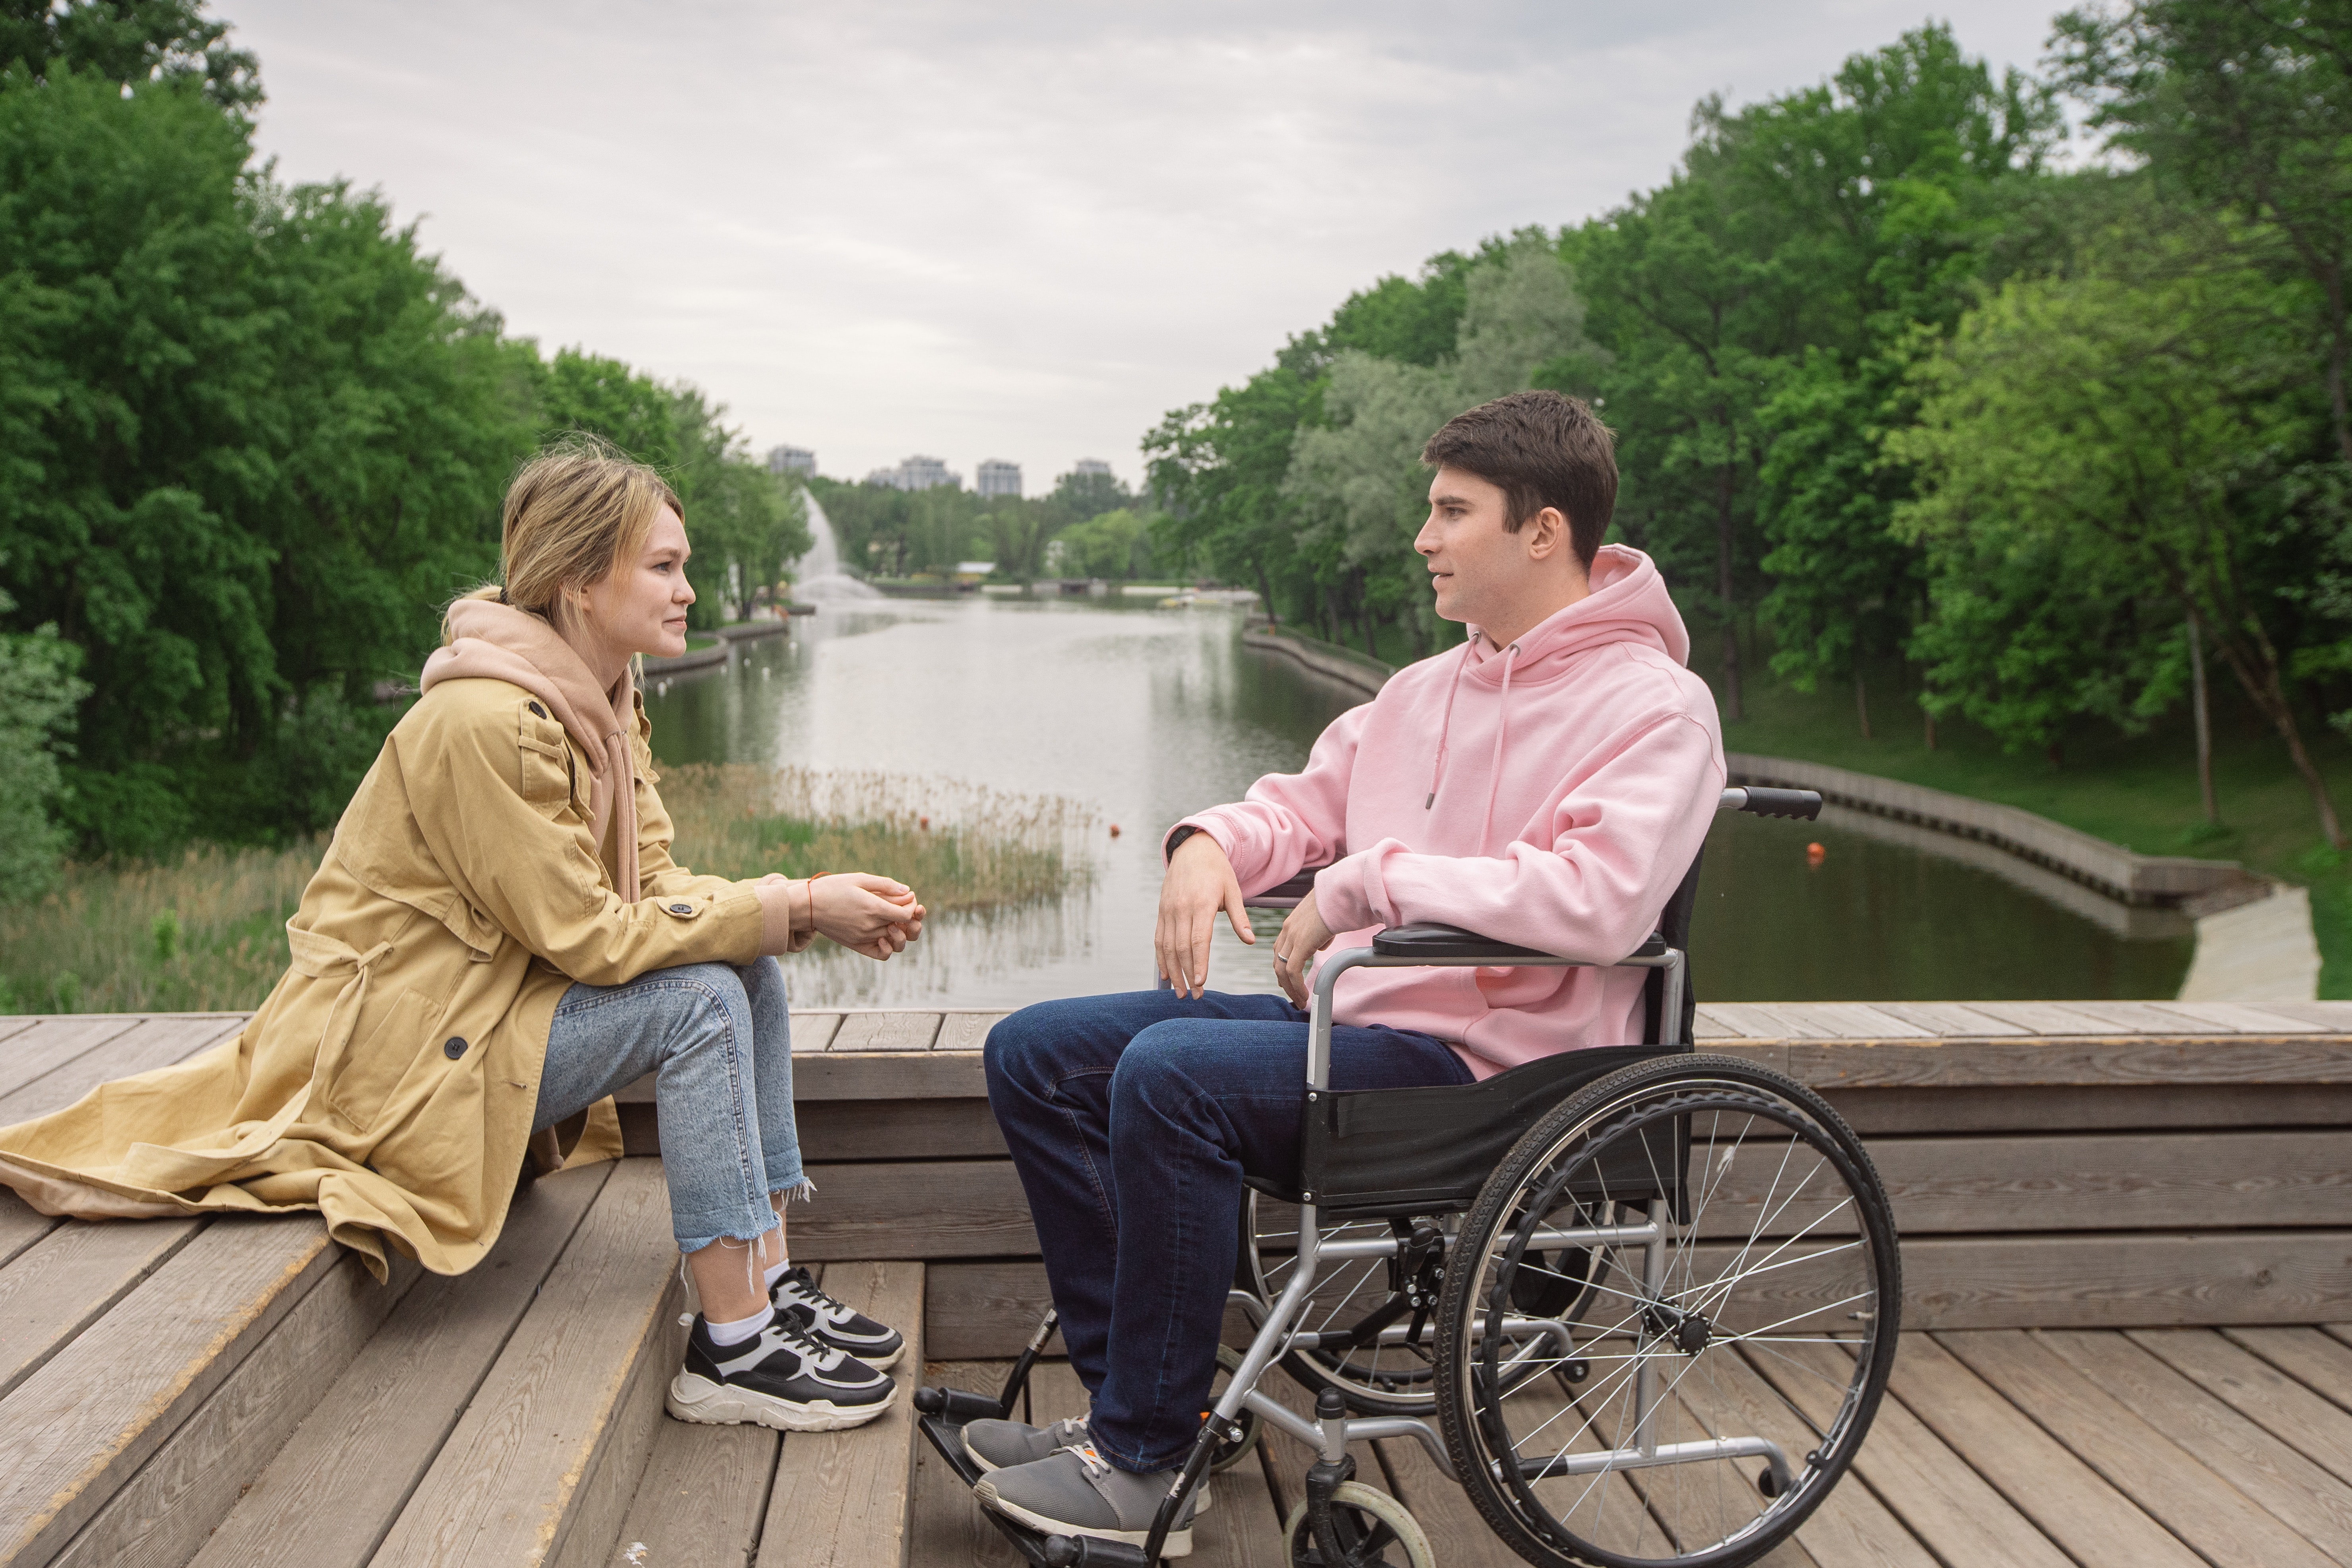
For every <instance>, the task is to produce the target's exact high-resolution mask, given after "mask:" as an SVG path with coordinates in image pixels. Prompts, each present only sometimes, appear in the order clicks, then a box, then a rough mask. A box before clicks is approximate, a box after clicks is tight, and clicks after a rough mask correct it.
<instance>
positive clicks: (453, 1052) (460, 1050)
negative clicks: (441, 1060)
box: [441, 1035, 466, 1062]
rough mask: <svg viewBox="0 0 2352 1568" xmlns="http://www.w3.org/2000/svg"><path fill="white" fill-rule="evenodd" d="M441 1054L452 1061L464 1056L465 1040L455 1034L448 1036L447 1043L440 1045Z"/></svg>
mask: <svg viewBox="0 0 2352 1568" xmlns="http://www.w3.org/2000/svg"><path fill="white" fill-rule="evenodd" d="M441 1054H442V1055H443V1056H445V1057H447V1058H449V1059H450V1060H451V1061H453V1062H454V1061H456V1060H457V1058H459V1057H462V1056H464V1055H465V1054H466V1042H465V1039H464V1037H461V1036H456V1035H453V1036H451V1037H449V1043H448V1044H447V1045H446V1046H443V1047H441Z"/></svg>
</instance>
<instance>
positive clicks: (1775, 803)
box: [1717, 784, 1822, 822]
mask: <svg viewBox="0 0 2352 1568" xmlns="http://www.w3.org/2000/svg"><path fill="white" fill-rule="evenodd" d="M1717 810H1719V811H1744V812H1746V813H1748V816H1794V817H1800V818H1801V819H1803V820H1804V821H1807V822H1811V821H1812V820H1813V819H1814V818H1816V817H1818V816H1821V814H1822V797H1821V795H1820V794H1819V793H1817V792H1816V791H1813V790H1809V789H1767V788H1765V787H1764V786H1763V785H1761V784H1747V785H1740V786H1735V787H1733V788H1731V789H1727V790H1725V791H1724V792H1723V801H1722V804H1721V805H1718V806H1717Z"/></svg>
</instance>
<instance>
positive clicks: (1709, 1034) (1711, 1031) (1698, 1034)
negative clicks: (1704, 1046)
mask: <svg viewBox="0 0 2352 1568" xmlns="http://www.w3.org/2000/svg"><path fill="white" fill-rule="evenodd" d="M1741 1037H1742V1031H1741V1030H1740V1028H1739V1026H1738V1025H1736V1024H1734V1023H1733V1022H1732V1021H1731V1020H1730V1019H1728V1018H1727V1017H1725V1016H1723V1015H1722V1014H1720V1013H1718V1012H1717V1011H1716V1010H1715V1009H1714V1008H1713V1007H1711V1006H1709V1005H1707V1004H1706V1003H1704V1002H1702V1003H1700V1004H1699V1005H1698V1007H1697V1010H1696V1013H1695V1014H1694V1016H1692V1018H1691V1038H1692V1039H1694V1040H1720V1039H1734V1040H1736V1039H1739V1038H1741Z"/></svg>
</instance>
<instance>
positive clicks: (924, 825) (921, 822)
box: [915, 816, 931, 833]
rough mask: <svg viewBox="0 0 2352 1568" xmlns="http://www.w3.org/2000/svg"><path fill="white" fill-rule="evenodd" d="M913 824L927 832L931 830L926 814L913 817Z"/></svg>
mask: <svg viewBox="0 0 2352 1568" xmlns="http://www.w3.org/2000/svg"><path fill="white" fill-rule="evenodd" d="M915 826H918V827H919V828H921V829H922V830H923V831H924V832H926V833H929V831H930V830H931V819H930V818H929V817H928V816H919V817H917V818H915Z"/></svg>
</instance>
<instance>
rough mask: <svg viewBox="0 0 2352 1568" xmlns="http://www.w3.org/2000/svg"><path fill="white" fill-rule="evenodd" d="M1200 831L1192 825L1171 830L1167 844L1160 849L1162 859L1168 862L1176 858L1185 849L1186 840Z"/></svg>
mask: <svg viewBox="0 0 2352 1568" xmlns="http://www.w3.org/2000/svg"><path fill="white" fill-rule="evenodd" d="M1200 831H1201V830H1200V829H1199V828H1197V827H1193V826H1190V825H1186V826H1179V827H1173V828H1171V829H1169V832H1168V839H1167V842H1166V843H1164V844H1162V845H1161V846H1160V858H1162V859H1166V860H1173V859H1174V858H1176V851H1177V850H1179V849H1181V848H1182V847H1183V845H1184V840H1186V839H1187V838H1190V837H1192V835H1194V834H1195V833H1198V832H1200Z"/></svg>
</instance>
